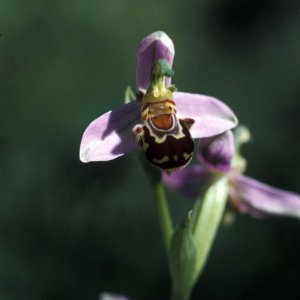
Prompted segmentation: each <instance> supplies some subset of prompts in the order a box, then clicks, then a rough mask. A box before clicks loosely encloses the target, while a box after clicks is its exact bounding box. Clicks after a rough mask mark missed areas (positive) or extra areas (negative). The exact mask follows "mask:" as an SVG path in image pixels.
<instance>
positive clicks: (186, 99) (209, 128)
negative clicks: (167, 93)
mask: <svg viewBox="0 0 300 300" xmlns="http://www.w3.org/2000/svg"><path fill="white" fill-rule="evenodd" d="M173 96H174V101H175V103H176V109H177V116H178V118H179V119H185V118H188V119H194V120H195V123H194V124H193V126H192V127H191V129H190V132H191V135H192V137H193V138H194V139H197V138H204V137H210V136H214V135H217V134H220V133H223V132H225V131H227V130H229V129H232V128H234V127H235V126H236V125H237V123H238V120H237V117H236V116H235V114H234V113H233V112H232V110H231V109H230V108H229V107H228V106H227V105H226V104H225V103H223V102H221V101H220V100H218V99H216V98H213V97H210V96H205V95H200V94H190V93H183V92H175V93H174V94H173Z"/></svg>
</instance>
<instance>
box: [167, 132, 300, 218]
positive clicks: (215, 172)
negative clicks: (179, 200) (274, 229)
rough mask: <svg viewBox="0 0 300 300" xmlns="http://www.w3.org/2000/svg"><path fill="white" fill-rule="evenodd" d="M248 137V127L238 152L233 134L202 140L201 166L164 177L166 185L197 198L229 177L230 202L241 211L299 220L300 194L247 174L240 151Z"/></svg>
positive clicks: (238, 136)
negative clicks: (210, 185) (222, 177)
mask: <svg viewBox="0 0 300 300" xmlns="http://www.w3.org/2000/svg"><path fill="white" fill-rule="evenodd" d="M248 137H249V133H248V131H247V130H246V129H245V128H241V129H240V130H237V134H236V143H235V144H236V150H235V152H234V151H233V149H234V148H235V147H234V139H233V135H232V132H231V131H228V132H226V133H223V134H221V135H219V136H216V137H213V138H208V139H204V140H202V141H200V143H199V156H198V158H199V160H200V164H198V165H194V166H189V167H187V168H185V169H183V170H181V171H178V172H176V173H174V174H172V175H171V176H165V175H164V176H163V181H164V183H165V184H166V185H167V186H168V187H169V188H170V189H172V190H175V191H177V192H179V193H181V194H183V195H185V196H186V197H188V198H192V199H196V198H197V197H198V196H200V195H201V194H203V192H204V190H205V189H206V187H207V186H208V185H209V184H210V183H211V182H213V181H214V180H216V179H217V178H219V177H220V176H227V177H228V179H229V184H230V186H229V194H228V200H229V203H230V204H231V205H232V206H233V207H234V208H236V209H237V210H238V211H239V212H241V213H248V214H250V215H251V216H254V217H265V216H268V215H281V216H291V217H298V218H299V217H300V195H298V194H295V193H292V192H288V191H284V190H281V189H278V188H275V187H272V186H270V185H267V184H265V183H262V182H259V181H257V180H255V179H252V178H250V177H247V176H245V175H243V172H244V171H245V167H246V161H245V159H244V158H243V157H241V155H240V152H239V150H240V145H241V144H242V143H244V142H246V141H247V140H248ZM231 158H233V159H231Z"/></svg>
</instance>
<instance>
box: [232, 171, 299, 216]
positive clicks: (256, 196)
mask: <svg viewBox="0 0 300 300" xmlns="http://www.w3.org/2000/svg"><path fill="white" fill-rule="evenodd" d="M231 177H232V181H233V189H234V190H235V194H236V196H237V198H238V199H239V202H238V203H237V208H238V209H239V211H240V212H242V213H248V214H250V215H252V216H258V217H261V216H268V215H279V216H291V217H298V218H299V217H300V195H297V194H295V193H292V192H288V191H284V190H281V189H278V188H274V187H272V186H270V185H267V184H265V183H262V182H259V181H257V180H255V179H252V178H250V177H247V176H244V175H239V174H236V175H234V176H231Z"/></svg>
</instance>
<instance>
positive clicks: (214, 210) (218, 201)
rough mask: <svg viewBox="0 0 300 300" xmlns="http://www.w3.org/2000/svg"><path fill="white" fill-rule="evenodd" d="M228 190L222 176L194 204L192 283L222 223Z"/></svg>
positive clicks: (199, 271)
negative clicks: (194, 247) (194, 256)
mask: <svg viewBox="0 0 300 300" xmlns="http://www.w3.org/2000/svg"><path fill="white" fill-rule="evenodd" d="M228 188H229V185H228V178H227V177H226V176H224V177H222V178H221V179H219V180H218V181H216V182H215V183H214V184H213V185H211V186H210V187H209V188H208V190H207V192H206V193H205V195H204V197H203V199H198V200H197V201H196V203H195V207H194V209H193V212H192V216H191V218H192V226H193V228H192V232H193V237H194V241H195V245H196V251H197V254H196V264H195V270H194V276H193V279H194V283H195V282H196V281H197V279H198V277H199V276H200V274H201V272H202V270H203V267H204V265H205V263H206V261H207V258H208V255H209V252H210V250H211V246H212V243H213V241H214V239H215V236H216V233H217V230H218V227H219V225H220V223H221V221H222V217H223V212H224V208H225V205H226V201H227V196H228Z"/></svg>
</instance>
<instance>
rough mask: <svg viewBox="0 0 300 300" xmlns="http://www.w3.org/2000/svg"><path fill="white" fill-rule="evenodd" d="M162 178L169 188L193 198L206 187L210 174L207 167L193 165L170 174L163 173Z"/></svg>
mask: <svg viewBox="0 0 300 300" xmlns="http://www.w3.org/2000/svg"><path fill="white" fill-rule="evenodd" d="M162 180H163V182H164V184H165V185H166V186H167V187H168V188H169V189H171V190H173V191H175V192H179V193H180V194H182V195H184V196H186V197H187V198H191V199H193V200H194V199H196V198H197V197H198V196H199V195H200V194H201V193H202V192H203V191H204V190H205V188H206V187H207V184H208V183H209V182H210V180H211V174H210V172H209V171H208V169H207V168H205V167H202V166H200V165H195V166H190V167H187V168H184V169H182V170H180V171H176V172H174V173H172V175H167V174H163V176H162Z"/></svg>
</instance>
